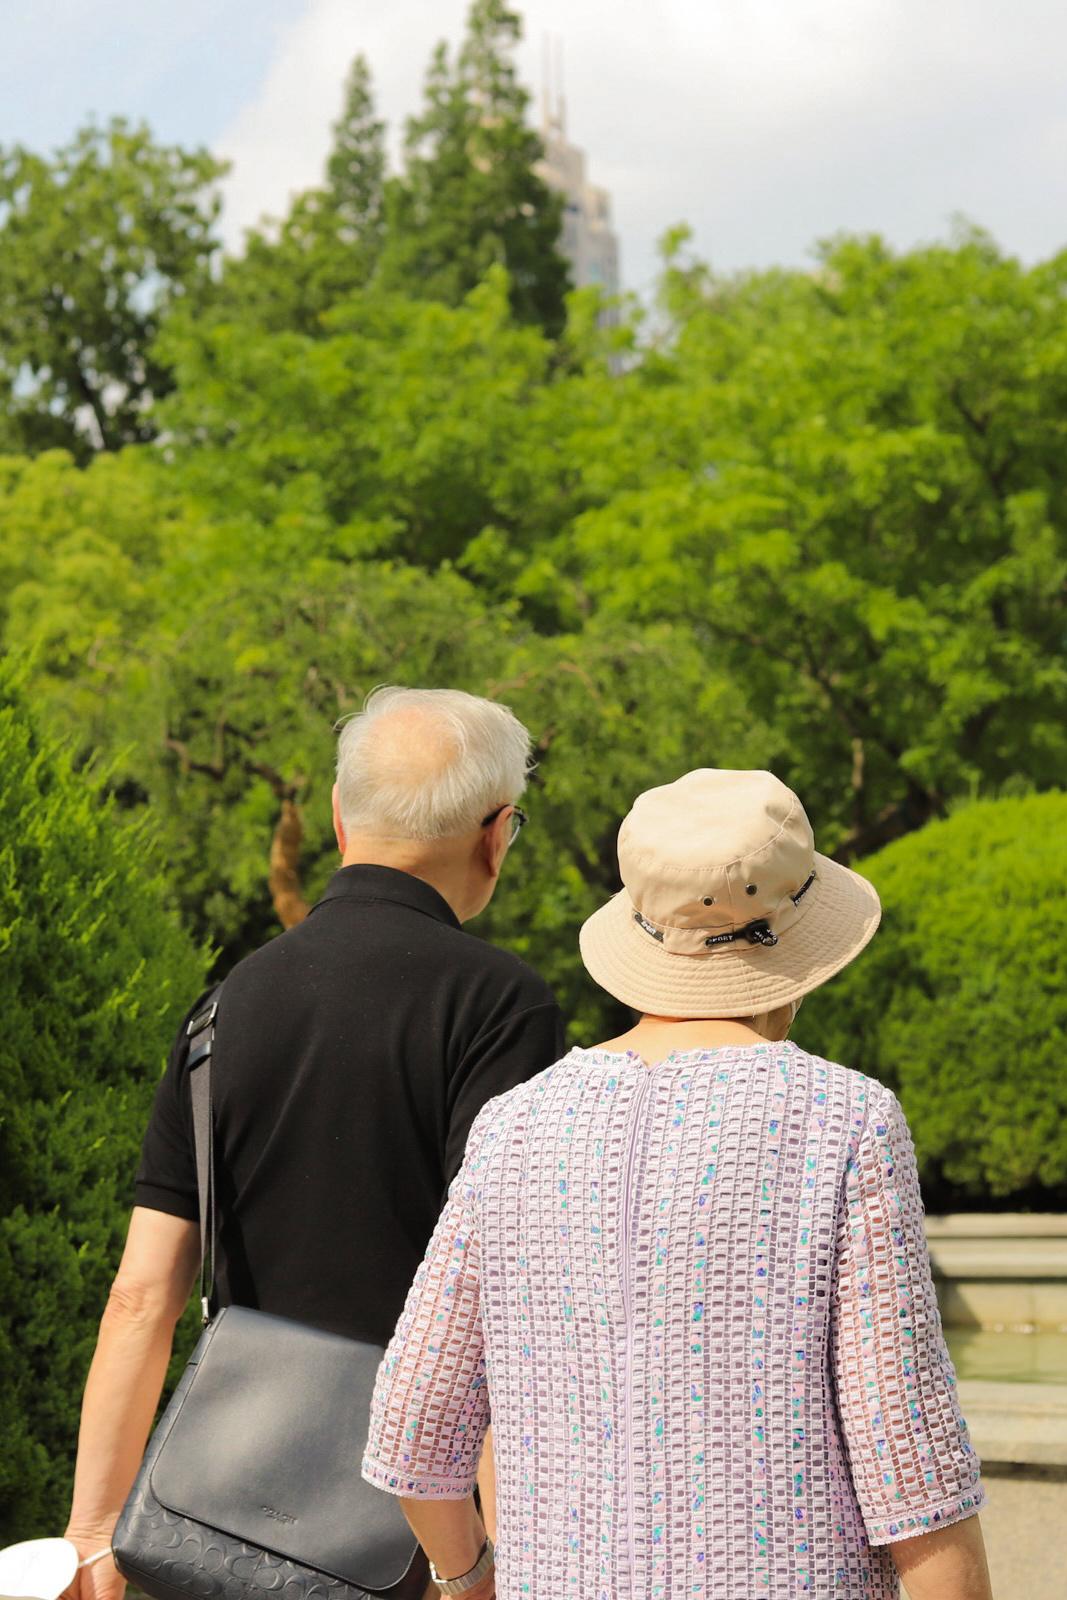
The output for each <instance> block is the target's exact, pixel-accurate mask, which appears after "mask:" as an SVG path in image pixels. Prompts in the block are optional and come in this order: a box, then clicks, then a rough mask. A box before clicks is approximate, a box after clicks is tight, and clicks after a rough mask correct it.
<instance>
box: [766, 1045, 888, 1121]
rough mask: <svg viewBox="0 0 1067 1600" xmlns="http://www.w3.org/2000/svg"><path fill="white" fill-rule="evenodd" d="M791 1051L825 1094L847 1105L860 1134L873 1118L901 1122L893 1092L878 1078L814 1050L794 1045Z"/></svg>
mask: <svg viewBox="0 0 1067 1600" xmlns="http://www.w3.org/2000/svg"><path fill="white" fill-rule="evenodd" d="M793 1048H794V1050H795V1051H796V1054H797V1057H798V1059H799V1058H803V1060H804V1061H805V1062H807V1063H808V1070H809V1071H811V1073H812V1075H813V1078H814V1079H815V1080H816V1081H820V1080H821V1081H822V1082H823V1083H824V1084H825V1086H826V1088H827V1090H828V1091H831V1090H833V1091H836V1093H837V1095H838V1096H839V1097H841V1098H842V1099H844V1100H846V1101H847V1103H848V1105H849V1107H850V1109H851V1114H852V1120H853V1122H854V1124H855V1125H856V1126H857V1127H858V1128H859V1130H860V1131H861V1132H862V1130H863V1129H864V1128H865V1127H866V1126H867V1124H868V1122H869V1121H870V1120H871V1118H872V1117H879V1118H882V1117H886V1116H892V1117H901V1118H903V1115H904V1113H903V1111H902V1110H901V1106H900V1101H899V1100H898V1099H897V1096H896V1094H895V1092H894V1090H893V1089H891V1088H890V1086H889V1085H888V1084H887V1083H883V1082H882V1080H881V1079H880V1078H875V1077H873V1076H872V1075H871V1074H870V1073H869V1072H864V1071H862V1070H861V1069H860V1068H858V1067H849V1066H846V1065H845V1064H844V1063H843V1062H841V1061H832V1060H831V1059H830V1058H829V1057H827V1056H820V1055H818V1054H816V1052H815V1051H813V1050H805V1049H802V1048H801V1046H800V1045H794V1046H793Z"/></svg>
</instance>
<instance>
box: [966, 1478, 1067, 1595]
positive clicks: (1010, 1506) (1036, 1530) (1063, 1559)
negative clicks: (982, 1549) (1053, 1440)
mask: <svg viewBox="0 0 1067 1600" xmlns="http://www.w3.org/2000/svg"><path fill="white" fill-rule="evenodd" d="M982 1477H983V1481H984V1483H985V1488H986V1495H987V1496H988V1504H987V1505H986V1506H984V1507H983V1509H982V1530H983V1532H984V1534H985V1543H986V1550H987V1551H988V1553H989V1572H990V1576H991V1578H992V1580H993V1600H1067V1471H1064V1470H1063V1469H1062V1468H1059V1467H1046V1468H1040V1467H1022V1466H1000V1467H998V1466H996V1465H989V1466H986V1467H984V1468H983V1472H982Z"/></svg>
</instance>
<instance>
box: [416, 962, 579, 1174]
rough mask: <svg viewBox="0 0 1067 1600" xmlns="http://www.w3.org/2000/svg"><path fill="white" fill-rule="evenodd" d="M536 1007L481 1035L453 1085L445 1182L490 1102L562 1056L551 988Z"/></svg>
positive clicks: (561, 1034) (560, 1026)
mask: <svg viewBox="0 0 1067 1600" xmlns="http://www.w3.org/2000/svg"><path fill="white" fill-rule="evenodd" d="M539 987H540V988H541V989H542V990H543V992H544V993H545V994H546V995H547V996H549V998H547V999H546V1000H545V1001H543V1002H542V1003H540V1004H538V1005H530V1006H524V1007H522V1008H517V1009H515V1010H514V1011H511V1012H510V1013H509V1014H508V1015H507V1016H505V1017H503V1018H502V1019H501V1020H499V1021H495V1022H494V1023H493V1024H492V1025H491V1026H490V1027H488V1028H487V1029H486V1030H485V1031H484V1032H482V1033H480V1034H479V1035H478V1037H477V1038H476V1039H475V1041H474V1043H473V1045H472V1046H471V1047H470V1049H469V1050H468V1051H467V1053H466V1055H465V1056H464V1059H463V1061H462V1063H461V1065H460V1068H459V1070H458V1072H457V1073H456V1076H455V1079H454V1081H453V1083H452V1085H451V1092H450V1096H449V1107H448V1132H447V1135H446V1143H445V1181H446V1182H449V1181H450V1180H451V1179H452V1178H453V1177H454V1176H455V1174H456V1173H457V1172H458V1171H459V1166H460V1163H461V1161H462V1160H463V1151H464V1149H465V1147H466V1144H467V1136H468V1134H469V1133H470V1131H471V1127H472V1125H473V1123H474V1119H475V1117H476V1116H477V1115H478V1113H479V1111H481V1109H482V1107H483V1106H484V1105H485V1104H486V1102H487V1101H489V1100H492V1099H495V1098H496V1096H498V1095H502V1094H506V1093H507V1091H508V1090H509V1089H514V1088H517V1087H518V1085H519V1084H520V1083H527V1082H529V1080H530V1079H531V1078H533V1077H536V1076H537V1074H538V1073H539V1072H543V1071H544V1069H545V1068H546V1067H551V1066H552V1065H554V1063H555V1062H557V1061H558V1060H559V1059H560V1057H561V1056H562V1055H563V1054H564V1050H565V1042H564V1028H563V1018H562V1016H561V1014H560V1009H559V1007H558V1006H557V1004H556V1002H555V1000H553V999H552V998H551V991H550V990H548V989H547V988H545V986H544V985H542V984H540V983H539Z"/></svg>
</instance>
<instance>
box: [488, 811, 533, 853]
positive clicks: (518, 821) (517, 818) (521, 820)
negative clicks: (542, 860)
mask: <svg viewBox="0 0 1067 1600" xmlns="http://www.w3.org/2000/svg"><path fill="white" fill-rule="evenodd" d="M508 804H510V801H509V802H508ZM507 809H508V807H507V805H502V806H497V808H496V810H495V811H490V813H489V815H488V816H487V817H483V818H482V827H483V828H488V826H489V824H490V823H491V822H495V821H496V819H497V817H499V815H500V813H501V812H502V811H506V810H507ZM509 820H510V822H511V838H510V840H509V841H508V842H509V843H510V844H514V843H515V840H516V839H517V838H518V837H519V834H520V833H521V832H522V830H523V828H525V826H526V824H527V823H528V822H529V820H530V819H529V817H528V816H527V815H526V813H525V811H524V810H523V809H522V807H521V806H513V807H512V810H511V817H510V819H509Z"/></svg>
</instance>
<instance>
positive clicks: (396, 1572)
mask: <svg viewBox="0 0 1067 1600" xmlns="http://www.w3.org/2000/svg"><path fill="white" fill-rule="evenodd" d="M219 993H220V990H219V989H216V990H215V991H214V993H213V994H212V995H211V996H210V997H209V999H208V1002H207V1004H206V1005H205V1006H204V1007H203V1008H202V1009H201V1010H200V1011H199V1012H198V1013H197V1015H196V1016H195V1017H193V1019H192V1021H191V1022H190V1023H189V1027H188V1030H187V1031H188V1036H189V1065H190V1073H189V1086H190V1092H191V1094H192V1101H193V1133H194V1142H195V1145H196V1169H197V1186H198V1190H199V1198H200V1297H201V1304H202V1306H203V1310H204V1322H205V1326H204V1333H203V1335H202V1336H201V1339H200V1341H199V1343H198V1344H197V1347H196V1349H195V1350H194V1351H193V1354H192V1356H191V1358H190V1360H189V1364H188V1366H187V1367H186V1369H185V1371H184V1373H183V1374H182V1378H181V1381H180V1383H179V1384H178V1387H177V1388H176V1389H175V1391H174V1394H173V1397H172V1398H171V1401H170V1404H169V1405H168V1406H167V1409H166V1411H165V1412H164V1413H163V1416H162V1418H161V1419H160V1422H159V1426H158V1427H157V1428H156V1431H155V1433H154V1434H153V1435H152V1438H151V1440H150V1441H149V1445H148V1450H147V1452H146V1454H145V1458H144V1461H143V1463H142V1465H141V1470H140V1472H139V1474H138V1476H137V1481H136V1482H135V1484H134V1486H133V1489H132V1490H131V1492H130V1497H129V1499H128V1500H127V1502H126V1505H125V1507H124V1508H123V1512H122V1515H121V1517H120V1518H119V1521H118V1525H117V1527H116V1528H115V1535H114V1539H113V1543H112V1548H113V1552H114V1556H115V1563H116V1565H117V1567H118V1569H119V1571H120V1572H121V1573H122V1575H123V1576H124V1577H125V1578H126V1579H127V1580H128V1581H129V1582H130V1583H132V1584H134V1585H135V1586H136V1587H137V1588H138V1589H141V1590H143V1591H144V1593H145V1594H147V1595H150V1596H152V1597H153V1600H186V1597H188V1600H264V1595H265V1594H266V1593H277V1594H278V1595H279V1597H280V1600H366V1597H380V1596H384V1597H388V1600H420V1597H421V1596H422V1594H423V1593H424V1591H425V1589H426V1584H427V1579H428V1575H429V1568H428V1566H427V1563H426V1560H425V1557H424V1556H423V1554H422V1552H421V1550H420V1549H419V1547H418V1544H417V1543H416V1541H415V1538H414V1535H413V1534H412V1532H411V1530H410V1528H409V1527H408V1525H407V1522H406V1521H405V1519H404V1515H403V1513H402V1511H401V1509H400V1506H399V1504H398V1503H397V1501H396V1500H395V1499H394V1498H393V1497H392V1496H391V1495H387V1494H383V1493H382V1492H381V1490H378V1489H375V1488H372V1486H371V1485H370V1484H368V1483H365V1482H364V1481H363V1479H362V1477H361V1476H360V1464H361V1462H362V1459H363V1451H364V1447H365V1445H366V1439H367V1429H368V1422H369V1413H370V1402H371V1395H372V1393H373V1389H374V1380H375V1376H376V1374H377V1370H378V1364H379V1362H380V1361H381V1357H382V1350H381V1348H380V1347H379V1346H377V1345H374V1344H367V1343H363V1342H362V1341H360V1340H358V1339H347V1338H344V1337H343V1336H342V1335H339V1334H333V1333H322V1332H320V1331H319V1330H318V1329H316V1328H309V1327H306V1326H305V1325H304V1324H302V1323H299V1322H293V1321H291V1320H290V1319H289V1318H287V1317H275V1316H270V1315H268V1314H267V1313H266V1312H262V1311H252V1310H249V1309H248V1308H246V1307H244V1306H228V1307H225V1308H224V1309H223V1310H221V1311H219V1312H218V1313H217V1315H215V1316H214V1317H210V1315H209V1308H210V1303H211V1293H212V1288H213V1285H214V1277H215V1240H216V1231H217V1212H216V1199H215V1182H214V1140H213V1134H212V1110H211V1106H212V1101H211V1056H212V1050H213V1048H214V1042H215V1018H216V1016H217V1014H218V1003H219ZM209 1262H210V1266H209V1265H208V1263H209Z"/></svg>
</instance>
